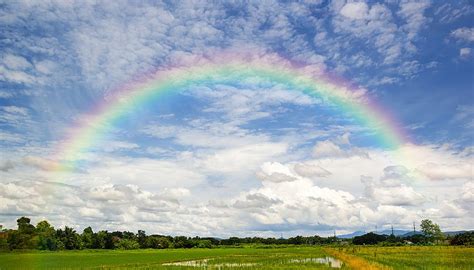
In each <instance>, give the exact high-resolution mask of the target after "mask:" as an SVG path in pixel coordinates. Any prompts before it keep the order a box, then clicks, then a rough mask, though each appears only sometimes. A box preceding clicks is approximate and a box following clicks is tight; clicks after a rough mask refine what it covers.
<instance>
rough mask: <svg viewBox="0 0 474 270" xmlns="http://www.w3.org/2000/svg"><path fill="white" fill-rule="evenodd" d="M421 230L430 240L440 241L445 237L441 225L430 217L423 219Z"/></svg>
mask: <svg viewBox="0 0 474 270" xmlns="http://www.w3.org/2000/svg"><path fill="white" fill-rule="evenodd" d="M420 226H421V231H422V232H423V234H424V235H425V236H426V237H427V238H428V239H429V240H430V241H436V242H438V241H440V240H443V239H444V234H443V233H442V232H441V229H440V228H439V225H438V224H436V223H434V222H433V221H431V220H429V219H424V220H422V221H421V225H420Z"/></svg>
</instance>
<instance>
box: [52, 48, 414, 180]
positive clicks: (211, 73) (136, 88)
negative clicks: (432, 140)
mask: <svg viewBox="0 0 474 270" xmlns="http://www.w3.org/2000/svg"><path fill="white" fill-rule="evenodd" d="M259 79H265V80H269V81H272V82H273V83H277V84H282V85H285V86H286V87H288V88H289V89H294V90H296V91H301V92H304V93H306V94H308V95H310V96H313V97H318V98H320V99H322V100H324V101H327V102H329V103H330V104H333V105H334V106H336V107H337V108H338V109H340V110H342V111H343V112H347V113H350V114H351V115H353V116H354V118H355V119H356V120H357V121H358V122H359V123H360V124H361V125H364V126H366V127H370V128H373V129H374V130H376V133H377V140H378V142H379V144H380V145H381V146H383V147H385V148H390V149H397V148H399V147H400V146H401V145H403V144H404V142H405V140H406V135H405V134H404V132H403V129H402V128H401V127H400V126H399V125H398V124H397V122H396V121H395V120H394V119H393V117H392V116H391V114H390V113H389V112H388V111H386V110H384V109H383V108H382V107H381V106H379V105H378V104H377V103H376V102H374V100H371V99H370V98H369V97H368V96H367V94H366V91H365V90H364V89H362V88H358V87H356V86H353V85H351V84H350V83H349V82H347V81H344V80H341V79H339V78H335V77H332V76H330V75H328V74H327V73H324V72H322V71H321V70H320V69H319V68H318V67H314V66H308V65H302V64H298V63H294V62H291V61H289V60H287V59H284V58H282V57H280V56H278V55H276V54H252V53H242V52H228V51H227V52H221V53H215V54H213V55H212V56H190V57H184V58H182V59H180V60H179V61H175V62H174V63H173V64H168V65H165V66H163V67H161V68H160V69H159V70H158V71H154V72H149V73H147V74H146V75H142V76H140V77H138V78H136V79H135V80H133V81H132V82H130V83H128V84H126V85H123V86H122V87H120V88H118V89H116V90H115V91H112V92H111V95H110V96H108V97H107V98H106V99H105V100H104V102H102V103H100V104H99V105H97V106H96V107H95V108H94V109H93V110H92V111H90V112H89V113H87V114H85V115H84V116H83V117H82V118H81V121H80V123H79V124H77V125H76V126H74V127H73V128H72V129H71V130H70V133H69V134H70V135H69V136H68V137H67V138H66V139H65V140H64V141H63V143H61V145H60V147H59V148H58V149H57V151H56V153H55V156H54V157H53V159H54V160H55V162H53V165H52V168H50V169H52V170H57V171H70V170H74V168H75V167H77V164H76V163H77V162H79V161H80V159H81V155H82V154H83V153H85V152H87V150H88V149H90V148H91V147H93V146H94V145H95V144H96V143H97V142H98V140H99V139H100V137H101V135H103V134H106V133H107V132H108V131H110V129H111V128H112V127H113V126H114V125H115V124H116V123H117V122H118V121H120V119H121V118H122V117H124V115H127V114H128V113H129V112H130V111H133V110H134V108H137V107H140V106H143V105H145V104H147V103H150V102H153V101H154V100H157V99H159V98H160V97H161V96H163V95H165V94H167V93H170V92H175V91H180V89H184V88H187V87H191V86H205V85H208V84H216V83H223V84H224V83H229V82H236V81H239V82H246V81H248V82H252V81H256V80H259Z"/></svg>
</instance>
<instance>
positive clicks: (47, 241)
mask: <svg viewBox="0 0 474 270" xmlns="http://www.w3.org/2000/svg"><path fill="white" fill-rule="evenodd" d="M36 233H37V234H38V249H40V250H56V249H57V248H58V244H57V239H56V231H55V230H54V228H53V226H51V225H50V224H49V223H48V221H46V220H43V221H40V222H38V224H37V225H36Z"/></svg>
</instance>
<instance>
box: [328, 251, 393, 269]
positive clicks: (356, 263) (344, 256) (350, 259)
mask: <svg viewBox="0 0 474 270" xmlns="http://www.w3.org/2000/svg"><path fill="white" fill-rule="evenodd" d="M324 251H325V252H326V253H327V254H329V255H332V256H334V257H336V258H338V259H339V260H341V261H343V262H344V263H345V264H346V265H347V266H349V267H350V268H351V269H366V270H392V269H393V268H391V267H388V266H385V265H381V264H377V263H373V262H369V261H367V260H365V259H363V258H360V257H357V256H355V255H351V254H348V253H345V252H344V251H342V250H339V249H337V248H324Z"/></svg>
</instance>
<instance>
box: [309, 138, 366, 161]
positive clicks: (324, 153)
mask: <svg viewBox="0 0 474 270" xmlns="http://www.w3.org/2000/svg"><path fill="white" fill-rule="evenodd" d="M313 156H314V157H315V158H341V157H350V156H360V157H365V158H369V155H368V154H367V153H366V152H364V151H363V150H362V149H358V148H354V147H349V148H347V149H343V148H341V147H340V146H339V145H337V144H335V143H334V142H332V141H328V140H326V141H319V142H317V143H316V145H315V146H314V148H313Z"/></svg>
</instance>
